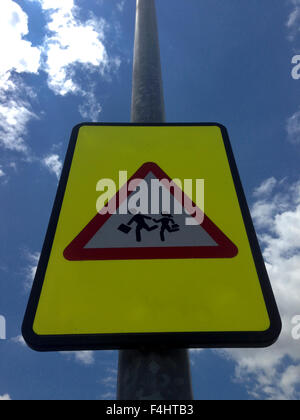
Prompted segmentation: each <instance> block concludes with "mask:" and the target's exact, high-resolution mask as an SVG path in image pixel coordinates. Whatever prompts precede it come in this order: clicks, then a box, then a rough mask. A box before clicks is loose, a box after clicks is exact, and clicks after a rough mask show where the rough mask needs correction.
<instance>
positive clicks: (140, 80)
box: [117, 0, 193, 400]
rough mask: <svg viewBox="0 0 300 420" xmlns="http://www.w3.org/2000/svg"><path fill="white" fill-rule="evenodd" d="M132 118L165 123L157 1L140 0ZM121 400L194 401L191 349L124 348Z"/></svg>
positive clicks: (122, 354) (120, 386)
mask: <svg viewBox="0 0 300 420" xmlns="http://www.w3.org/2000/svg"><path fill="white" fill-rule="evenodd" d="M131 121H132V122H133V123H163V122H165V107H164V95H163V84H162V75H161V63H160V50H159V39H158V30H157V21H156V10H155V0H137V10H136V29H135V45H134V65H133V89H132V109H131ZM117 399H118V400H192V399H193V391H192V385H191V374H190V362H189V354H188V351H187V350H186V349H167V348H153V349H148V348H147V349H137V350H122V351H120V352H119V370H118V387H117Z"/></svg>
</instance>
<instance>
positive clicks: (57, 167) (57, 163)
mask: <svg viewBox="0 0 300 420" xmlns="http://www.w3.org/2000/svg"><path fill="white" fill-rule="evenodd" d="M42 163H43V165H44V166H45V167H46V168H47V169H48V170H49V171H50V172H51V173H53V174H55V175H56V177H57V178H59V177H60V174H61V170H62V162H61V160H60V157H59V156H58V155H56V154H52V155H49V156H47V157H45V158H44V159H43V161H42Z"/></svg>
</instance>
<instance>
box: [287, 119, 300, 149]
mask: <svg viewBox="0 0 300 420" xmlns="http://www.w3.org/2000/svg"><path fill="white" fill-rule="evenodd" d="M286 129H287V133H288V140H289V141H290V142H291V143H294V144H297V143H300V111H297V112H295V114H294V115H292V116H291V117H290V118H289V119H288V121H287V127H286Z"/></svg>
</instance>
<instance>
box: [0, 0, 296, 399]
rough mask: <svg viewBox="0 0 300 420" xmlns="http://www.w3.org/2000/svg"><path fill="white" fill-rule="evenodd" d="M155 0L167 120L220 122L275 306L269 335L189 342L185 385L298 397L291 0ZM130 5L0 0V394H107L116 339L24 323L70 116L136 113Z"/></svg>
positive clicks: (212, 391) (203, 393) (74, 119)
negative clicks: (40, 333) (56, 341)
mask: <svg viewBox="0 0 300 420" xmlns="http://www.w3.org/2000/svg"><path fill="white" fill-rule="evenodd" d="M157 9H158V16H159V29H160V39H161V50H162V65H163V74H164V85H165V96H166V110H167V120H168V121H169V122H208V121H217V122H220V123H223V124H224V125H226V126H227V128H228V130H229V133H230V136H231V140H232V145H233V149H234V151H235V154H236V160H237V163H238V167H239V169H240V173H241V177H242V181H243V184H244V187H245V192H246V195H247V198H248V201H249V204H250V206H251V209H252V215H253V218H254V221H255V225H256V228H257V231H258V234H259V239H260V242H261V245H262V248H263V251H264V256H265V260H266V264H267V268H268V271H269V274H270V278H271V281H272V285H273V288H274V292H275V295H276V298H277V301H278V304H279V308H280V312H281V315H282V318H283V321H284V329H283V333H282V336H281V338H280V340H279V342H278V343H277V344H276V345H275V346H273V347H272V348H270V349H268V350H265V349H264V350H230V351H220V350H219V351H213V350H211V351H193V352H191V361H192V374H193V382H194V392H195V397H196V398H197V399H199V398H204V399H245V398H249V399H255V398H266V399H268V398H271V399H272V398H282V399H299V398H300V341H297V340H294V339H293V338H292V328H293V324H292V319H293V318H294V317H295V316H296V315H300V254H299V251H300V173H299V159H300V107H299V92H300V80H294V79H293V78H292V69H293V65H292V58H293V57H294V56H295V55H297V54H300V0H284V1H282V0H251V1H248V0H228V1H226V2H224V1H223V0H210V1H208V0H203V1H200V0H189V2H186V1H183V0H157ZM134 18H135V1H134V0H122V1H121V0H95V1H93V2H90V1H87V0H63V1H61V0H15V1H13V0H1V1H0V54H1V60H0V200H1V201H0V203H1V206H0V217H1V224H0V238H1V243H0V296H1V297H0V299H1V300H0V315H4V316H5V317H6V319H7V336H8V337H7V338H8V339H7V340H6V341H0V371H1V375H0V400H3V399H4V400H7V399H60V398H61V399H76V398H77V399H78V398H79V399H109V398H114V396H115V386H116V375H117V352H75V353H65V354H50V355H49V354H46V355H45V354H42V355H40V354H36V353H34V352H32V351H31V350H29V349H28V348H27V347H26V346H25V345H24V342H23V340H22V339H21V337H20V326H21V323H22V318H23V315H24V311H25V307H26V304H27V299H28V294H29V291H30V287H31V284H32V280H33V276H34V272H35V268H36V265H37V261H38V258H39V252H40V250H41V247H42V243H43V239H44V235H45V231H46V228H47V224H48V220H49V216H50V212H51V208H52V204H53V200H54V197H55V192H56V188H57V184H58V179H59V176H60V171H61V168H62V162H63V159H64V155H65V152H66V148H67V144H68V140H69V136H70V132H71V129H72V127H73V126H74V125H76V124H77V123H79V122H82V121H101V122H128V121H129V119H130V96H131V73H132V49H133V37H134ZM173 69H176V71H174V70H173Z"/></svg>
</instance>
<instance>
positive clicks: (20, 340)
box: [11, 335, 26, 347]
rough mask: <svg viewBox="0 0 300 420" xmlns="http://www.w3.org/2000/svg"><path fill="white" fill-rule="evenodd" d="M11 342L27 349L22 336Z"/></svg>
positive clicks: (12, 339) (14, 338)
mask: <svg viewBox="0 0 300 420" xmlns="http://www.w3.org/2000/svg"><path fill="white" fill-rule="evenodd" d="M11 341H12V342H13V343H16V344H20V345H21V346H23V347H25V346H26V343H25V340H24V338H23V336H22V335H18V336H17V337H13V338H11Z"/></svg>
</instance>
